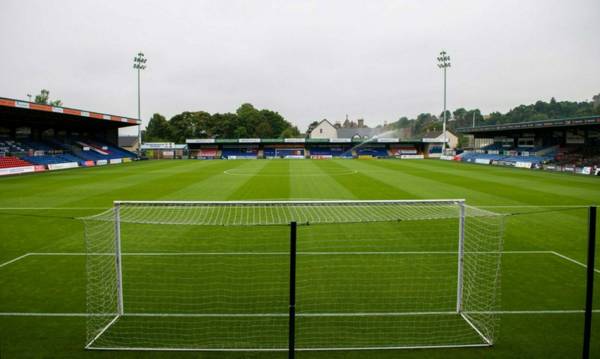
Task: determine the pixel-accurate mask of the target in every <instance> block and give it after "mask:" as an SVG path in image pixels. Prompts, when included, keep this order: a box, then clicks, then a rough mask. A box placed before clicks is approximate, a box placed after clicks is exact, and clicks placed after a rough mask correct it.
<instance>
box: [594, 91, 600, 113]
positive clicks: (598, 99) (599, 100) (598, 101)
mask: <svg viewBox="0 0 600 359" xmlns="http://www.w3.org/2000/svg"><path fill="white" fill-rule="evenodd" d="M592 100H594V109H597V110H598V111H600V93H599V94H597V95H595V96H594V97H592Z"/></svg>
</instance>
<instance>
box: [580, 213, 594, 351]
mask: <svg viewBox="0 0 600 359" xmlns="http://www.w3.org/2000/svg"><path fill="white" fill-rule="evenodd" d="M588 218H589V219H588V258H587V283H586V292H585V324H584V328H583V359H589V357H590V339H591V335H592V301H593V299H594V265H595V264H594V262H595V259H596V206H591V207H590V210H589V217H588Z"/></svg>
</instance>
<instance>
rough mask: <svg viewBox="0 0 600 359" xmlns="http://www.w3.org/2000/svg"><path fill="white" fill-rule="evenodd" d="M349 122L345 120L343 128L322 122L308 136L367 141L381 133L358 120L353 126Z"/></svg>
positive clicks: (379, 130)
mask: <svg viewBox="0 0 600 359" xmlns="http://www.w3.org/2000/svg"><path fill="white" fill-rule="evenodd" d="M349 124H350V122H349V121H348V120H347V119H346V123H344V126H340V125H339V124H337V125H332V124H331V122H329V121H328V120H326V119H325V120H322V121H321V122H319V124H318V125H317V126H315V128H313V129H312V131H311V132H310V134H309V137H310V138H353V139H367V138H371V137H373V136H377V135H378V134H380V133H381V131H382V129H381V128H370V127H367V126H365V125H364V120H363V119H359V120H358V125H356V123H353V126H351V125H349Z"/></svg>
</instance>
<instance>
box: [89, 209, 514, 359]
mask: <svg viewBox="0 0 600 359" xmlns="http://www.w3.org/2000/svg"><path fill="white" fill-rule="evenodd" d="M83 220H84V224H85V239H86V248H87V311H88V319H87V342H86V348H88V349H122V350H203V351H287V350H290V351H291V352H293V351H301V350H361V349H369V350H374V349H404V348H442V347H471V346H472V347H478V346H490V345H492V344H493V342H494V337H495V332H496V327H497V317H496V315H495V314H494V313H495V310H496V309H497V305H498V296H499V293H498V292H499V281H500V259H501V252H502V236H503V216H502V215H499V214H496V213H493V212H490V211H486V210H483V209H479V208H476V207H472V206H468V205H466V204H465V202H464V201H463V200H410V201H409V200H394V201H387V200H386V201H383V200H382V201H375V200H372V201H341V200H340V201H240V202H198V201H195V202H181V201H177V202H154V201H117V202H115V203H114V207H113V208H112V209H110V210H107V211H106V212H103V213H101V214H98V215H96V216H92V217H86V218H84V219H83Z"/></svg>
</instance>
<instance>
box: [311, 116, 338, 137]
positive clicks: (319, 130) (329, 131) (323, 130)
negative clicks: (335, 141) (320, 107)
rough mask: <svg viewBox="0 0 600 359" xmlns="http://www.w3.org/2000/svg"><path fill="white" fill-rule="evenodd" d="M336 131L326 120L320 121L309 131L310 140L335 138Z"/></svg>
mask: <svg viewBox="0 0 600 359" xmlns="http://www.w3.org/2000/svg"><path fill="white" fill-rule="evenodd" d="M337 131H338V130H337V129H336V128H335V126H333V125H332V124H331V122H329V121H328V120H322V121H321V122H319V124H318V125H317V126H315V128H313V129H312V131H310V134H309V137H310V138H337V137H338V135H337Z"/></svg>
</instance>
